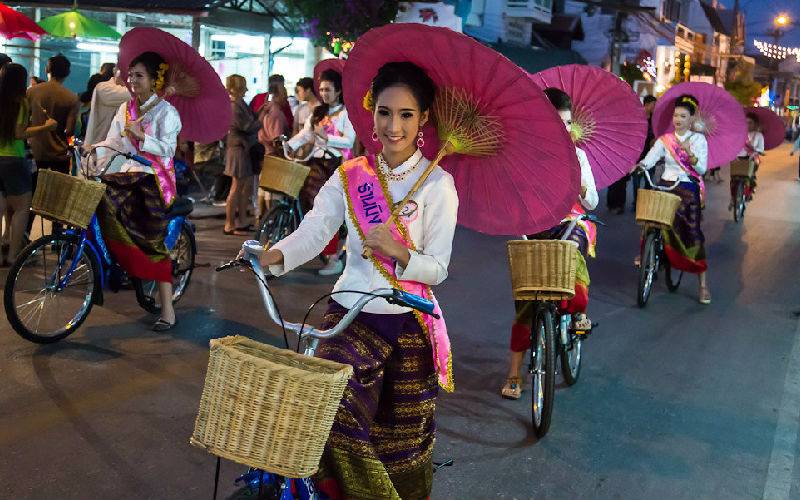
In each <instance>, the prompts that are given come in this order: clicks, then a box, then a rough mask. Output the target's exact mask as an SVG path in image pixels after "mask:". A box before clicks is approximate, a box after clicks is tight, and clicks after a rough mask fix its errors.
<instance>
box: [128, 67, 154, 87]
mask: <svg viewBox="0 0 800 500" xmlns="http://www.w3.org/2000/svg"><path fill="white" fill-rule="evenodd" d="M128 85H130V87H131V90H133V92H134V94H137V95H142V94H147V93H150V92H152V91H153V90H154V89H155V85H156V82H155V80H154V79H153V78H151V77H150V74H148V73H147V68H145V67H144V64H142V63H139V64H137V65H136V66H131V67H130V68H128Z"/></svg>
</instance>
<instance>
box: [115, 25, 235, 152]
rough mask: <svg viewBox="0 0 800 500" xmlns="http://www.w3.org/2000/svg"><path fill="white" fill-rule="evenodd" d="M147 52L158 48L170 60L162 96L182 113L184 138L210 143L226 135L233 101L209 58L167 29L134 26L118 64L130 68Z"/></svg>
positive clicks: (126, 38) (126, 35) (122, 46)
mask: <svg viewBox="0 0 800 500" xmlns="http://www.w3.org/2000/svg"><path fill="white" fill-rule="evenodd" d="M144 52H156V53H157V54H159V55H160V56H161V57H163V58H164V60H165V61H166V62H167V64H169V69H168V70H167V74H166V85H165V89H164V95H163V96H162V97H164V99H166V100H167V101H168V102H169V103H170V104H172V105H173V106H175V108H176V109H177V110H178V113H179V114H180V116H181V122H182V124H183V127H182V129H181V135H180V137H181V139H183V140H186V141H197V142H200V143H210V142H214V141H217V140H219V139H221V138H222V137H223V136H225V134H227V133H228V129H229V128H230V125H231V120H232V111H231V101H230V97H229V96H228V91H227V90H225V86H224V85H222V81H221V80H220V78H219V75H217V73H216V72H215V71H214V68H212V67H211V65H210V64H209V63H208V61H206V60H205V59H203V58H202V57H201V56H200V54H198V53H197V51H195V50H194V49H193V48H192V47H191V46H189V45H187V44H186V43H184V42H182V41H181V40H179V39H178V38H176V37H174V36H172V35H170V34H169V33H167V32H166V31H161V30H160V29H156V28H134V29H132V30H130V31H129V32H127V33H125V36H123V37H122V41H121V42H120V45H119V62H118V63H117V64H118V65H119V67H120V68H128V67H129V66H130V63H131V61H132V60H133V59H134V58H135V57H137V56H138V55H140V54H142V53H144Z"/></svg>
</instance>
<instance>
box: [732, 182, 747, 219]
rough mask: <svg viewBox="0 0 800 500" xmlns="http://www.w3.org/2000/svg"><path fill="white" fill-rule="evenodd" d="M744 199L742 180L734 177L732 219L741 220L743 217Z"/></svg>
mask: <svg viewBox="0 0 800 500" xmlns="http://www.w3.org/2000/svg"><path fill="white" fill-rule="evenodd" d="M744 209H745V199H744V181H742V180H741V179H736V190H735V191H734V196H733V220H734V221H736V222H741V221H742V219H744Z"/></svg>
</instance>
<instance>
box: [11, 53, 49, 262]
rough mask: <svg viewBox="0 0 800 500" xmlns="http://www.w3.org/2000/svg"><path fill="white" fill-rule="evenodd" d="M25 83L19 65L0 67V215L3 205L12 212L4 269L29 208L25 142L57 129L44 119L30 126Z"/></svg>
mask: <svg viewBox="0 0 800 500" xmlns="http://www.w3.org/2000/svg"><path fill="white" fill-rule="evenodd" d="M27 84H28V72H27V71H26V70H25V68H24V67H22V66H20V65H19V64H14V63H7V64H4V65H3V66H2V68H0V109H2V110H3V112H2V113H0V214H4V213H5V212H6V206H8V207H10V208H11V211H12V215H11V219H10V221H11V224H10V226H11V227H10V229H11V238H10V244H9V247H8V249H3V250H4V252H3V255H2V256H0V263H2V265H3V266H8V263H9V261H10V260H12V259H14V258H15V257H16V256H17V253H19V250H20V248H21V247H22V242H23V241H24V236H25V228H26V226H27V224H28V212H29V210H30V207H31V192H32V189H33V181H32V178H31V170H30V168H29V166H28V164H27V162H26V161H25V139H27V138H29V137H34V136H35V135H36V134H46V133H48V132H50V131H52V130H54V129H55V128H56V127H57V126H58V123H57V122H56V121H55V120H54V119H52V118H47V119H45V121H44V123H43V124H42V125H39V126H35V127H32V126H30V121H31V110H30V106H29V105H28V100H27V98H26V97H25V86H26V85H27Z"/></svg>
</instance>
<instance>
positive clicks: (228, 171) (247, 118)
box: [223, 75, 261, 236]
mask: <svg viewBox="0 0 800 500" xmlns="http://www.w3.org/2000/svg"><path fill="white" fill-rule="evenodd" d="M225 87H226V88H227V89H228V93H229V94H230V97H231V106H232V107H233V121H232V122H231V128H230V131H229V132H228V137H227V139H226V141H225V175H227V176H229V177H230V178H231V181H232V182H231V190H230V193H229V194H228V199H227V200H226V203H225V227H224V229H223V232H224V233H225V234H227V235H238V236H245V235H247V234H250V231H251V230H252V228H251V226H250V224H249V223H248V222H246V221H247V220H248V219H247V212H248V209H249V208H250V203H249V202H250V195H251V194H252V190H253V176H254V175H255V168H254V166H253V159H252V157H251V155H250V148H251V147H252V146H253V145H255V144H256V143H257V139H258V138H257V135H256V134H257V132H258V129H259V128H261V124H260V123H259V121H258V117H257V116H256V114H255V113H254V112H253V110H252V109H250V108H249V107H248V106H247V103H245V102H244V95H245V94H246V93H247V81H246V80H245V79H244V77H243V76H241V75H230V76H229V77H228V78H227V79H226V80H225Z"/></svg>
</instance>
